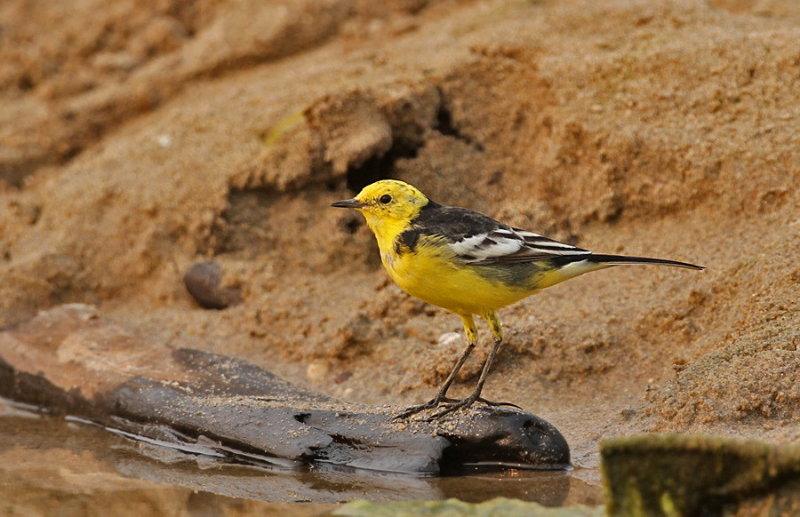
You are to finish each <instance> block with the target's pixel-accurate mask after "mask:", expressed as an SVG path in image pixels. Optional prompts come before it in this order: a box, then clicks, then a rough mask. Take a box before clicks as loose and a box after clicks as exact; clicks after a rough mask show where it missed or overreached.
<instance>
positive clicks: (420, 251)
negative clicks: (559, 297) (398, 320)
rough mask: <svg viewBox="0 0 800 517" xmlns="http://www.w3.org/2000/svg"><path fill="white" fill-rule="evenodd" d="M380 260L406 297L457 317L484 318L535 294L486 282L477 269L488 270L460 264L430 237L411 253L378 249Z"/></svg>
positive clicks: (422, 240)
mask: <svg viewBox="0 0 800 517" xmlns="http://www.w3.org/2000/svg"><path fill="white" fill-rule="evenodd" d="M381 258H382V260H383V265H384V267H385V268H386V271H387V272H388V273H389V276H390V277H392V280H394V281H395V283H396V284H397V285H399V286H400V287H401V288H402V289H403V290H405V291H406V292H407V293H409V294H410V295H412V296H416V297H417V298H419V299H421V300H424V301H426V302H428V303H431V304H433V305H437V306H439V307H442V308H444V309H447V310H448V311H451V312H454V313H457V314H485V313H487V312H489V311H493V310H496V309H499V308H500V307H505V306H506V305H509V304H512V303H514V302H516V301H518V300H521V299H522V298H525V297H526V296H529V295H530V294H532V293H533V292H535V291H536V289H531V288H530V287H527V286H525V287H521V286H510V285H506V284H504V283H503V282H501V281H499V280H493V279H491V278H487V275H486V271H485V270H484V271H482V270H481V268H487V267H489V266H474V265H468V264H463V263H461V262H460V261H458V260H457V259H455V257H454V256H453V254H452V252H450V251H449V249H448V248H447V247H444V246H442V245H441V243H439V242H436V240H435V239H431V238H430V237H423V238H420V241H419V242H418V243H417V246H415V249H414V251H413V252H411V251H408V252H405V253H396V252H395V250H394V249H393V248H389V249H386V250H384V249H381Z"/></svg>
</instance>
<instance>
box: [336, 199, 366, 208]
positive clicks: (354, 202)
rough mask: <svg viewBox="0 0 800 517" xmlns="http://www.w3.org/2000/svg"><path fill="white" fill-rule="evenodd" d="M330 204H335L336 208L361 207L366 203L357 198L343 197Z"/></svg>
mask: <svg viewBox="0 0 800 517" xmlns="http://www.w3.org/2000/svg"><path fill="white" fill-rule="evenodd" d="M331 206H335V207H336V208H363V207H365V206H367V205H366V204H365V203H362V202H361V201H359V200H358V199H345V200H343V201H337V202H336V203H331Z"/></svg>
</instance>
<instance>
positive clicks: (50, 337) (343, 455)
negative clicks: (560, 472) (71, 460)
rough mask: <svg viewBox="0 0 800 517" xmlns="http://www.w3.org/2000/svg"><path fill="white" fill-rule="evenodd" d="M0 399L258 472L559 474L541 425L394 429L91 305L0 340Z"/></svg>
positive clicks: (378, 414)
mask: <svg viewBox="0 0 800 517" xmlns="http://www.w3.org/2000/svg"><path fill="white" fill-rule="evenodd" d="M0 395H2V396H5V397H8V398H11V399H14V400H18V401H21V402H25V403H29V404H35V405H37V406H41V407H46V408H50V409H52V410H54V411H58V412H62V413H68V414H71V415H75V416H80V417H83V418H87V419H91V420H92V421H94V422H97V423H99V424H102V425H104V426H107V427H110V428H113V429H115V430H116V431H117V432H120V433H121V434H124V435H125V436H129V437H138V438H140V439H147V440H150V441H154V442H157V443H161V444H163V445H168V446H172V447H176V448H178V449H182V450H186V451H189V452H193V453H199V454H206V455H208V456H212V457H221V458H225V459H228V460H231V461H238V462H243V463H253V464H277V465H283V466H299V465H305V464H312V463H315V464H330V465H336V466H340V467H348V468H354V469H368V470H375V471H384V472H403V473H415V474H438V473H441V472H443V471H452V470H457V469H460V468H463V467H464V466H465V465H469V464H482V465H487V464H492V465H514V466H523V467H531V468H563V467H564V466H566V465H567V464H568V463H569V449H568V446H567V443H566V441H565V440H564V438H563V437H562V436H561V434H560V433H559V432H558V431H557V430H556V429H555V428H554V427H553V426H552V425H550V424H549V423H547V422H545V421H544V420H542V419H540V418H538V417H536V416H534V415H531V414H528V413H524V412H522V411H519V410H510V409H506V408H478V409H475V410H472V411H470V412H465V413H456V414H454V415H453V416H452V417H451V418H448V419H445V420H443V421H441V422H435V423H427V422H392V420H391V417H392V415H394V414H396V412H397V411H398V410H397V408H391V407H380V408H378V407H370V406H360V405H354V404H346V403H342V402H339V401H336V400H333V399H331V398H329V397H326V396H324V395H320V394H316V393H312V392H310V391H308V390H305V389H302V388H299V387H296V386H294V385H292V384H290V383H288V382H286V381H285V380H283V379H281V378H279V377H277V376H275V375H273V374H272V373H270V372H268V371H265V370H263V369H262V368H260V367H258V366H255V365H253V364H250V363H248V362H246V361H243V360H239V359H235V358H230V357H224V356H220V355H216V354H211V353H207V352H201V351H198V350H189V349H180V350H169V349H166V348H164V347H160V346H158V345H155V344H153V343H149V342H147V341H145V340H143V339H141V338H139V337H137V336H133V335H131V334H130V333H128V332H126V331H125V330H124V329H122V328H120V327H118V326H116V325H114V324H113V323H111V322H109V321H106V320H104V319H103V318H100V317H99V315H98V314H97V312H96V310H95V309H94V308H92V307H89V306H86V305H77V304H75V305H67V306H62V307H59V308H56V309H53V310H50V311H45V312H43V313H40V314H39V315H38V316H37V317H36V318H34V319H33V320H31V321H29V322H27V323H25V324H23V325H21V326H19V327H17V328H14V329H8V330H5V331H3V332H0Z"/></svg>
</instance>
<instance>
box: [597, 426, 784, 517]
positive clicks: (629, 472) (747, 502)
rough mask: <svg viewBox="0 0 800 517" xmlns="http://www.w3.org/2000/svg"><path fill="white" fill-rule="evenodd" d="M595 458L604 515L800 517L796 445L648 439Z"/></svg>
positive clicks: (623, 441)
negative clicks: (600, 474) (599, 460)
mask: <svg viewBox="0 0 800 517" xmlns="http://www.w3.org/2000/svg"><path fill="white" fill-rule="evenodd" d="M600 453H601V455H602V459H603V462H602V463H603V464H602V469H603V480H604V486H605V491H606V505H607V510H608V515H625V516H639V515H642V516H648V517H649V516H660V515H663V516H679V515H680V516H683V515H687V516H690V515H712V516H713V515H733V514H737V513H739V512H741V511H745V513H747V511H746V510H745V508H747V507H751V508H753V509H755V507H756V506H757V507H758V508H760V509H762V510H763V511H766V512H767V513H763V515H773V514H774V515H798V514H800V446H793V445H792V446H776V445H770V444H766V443H763V442H758V441H754V440H748V441H744V440H733V439H729V438H721V437H710V436H699V435H670V434H648V435H641V436H634V437H628V438H616V439H611V440H605V441H603V442H602V443H601V444H600ZM754 505H755V506H754ZM759 515H762V513H759Z"/></svg>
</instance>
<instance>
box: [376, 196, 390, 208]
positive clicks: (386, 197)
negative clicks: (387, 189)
mask: <svg viewBox="0 0 800 517" xmlns="http://www.w3.org/2000/svg"><path fill="white" fill-rule="evenodd" d="M378 201H380V202H381V203H383V204H384V205H385V204H387V203H391V202H392V196H390V195H389V194H384V195H382V196H381V198H380V199H379V200H378Z"/></svg>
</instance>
